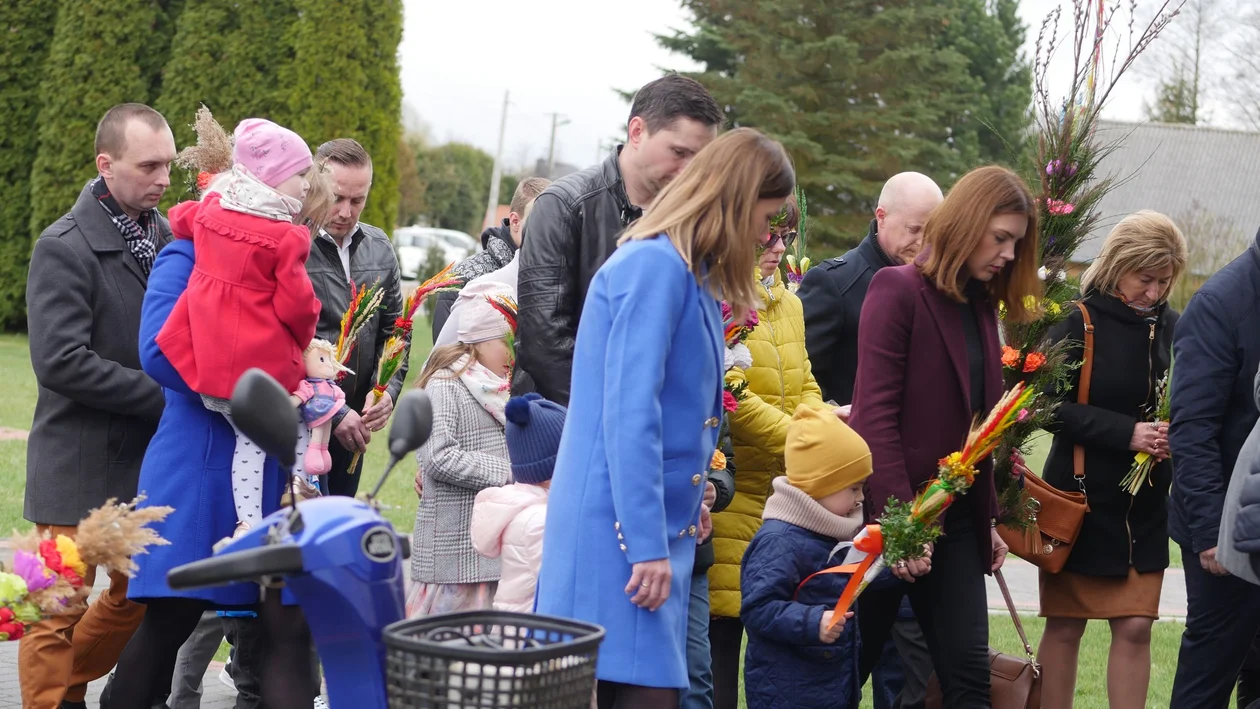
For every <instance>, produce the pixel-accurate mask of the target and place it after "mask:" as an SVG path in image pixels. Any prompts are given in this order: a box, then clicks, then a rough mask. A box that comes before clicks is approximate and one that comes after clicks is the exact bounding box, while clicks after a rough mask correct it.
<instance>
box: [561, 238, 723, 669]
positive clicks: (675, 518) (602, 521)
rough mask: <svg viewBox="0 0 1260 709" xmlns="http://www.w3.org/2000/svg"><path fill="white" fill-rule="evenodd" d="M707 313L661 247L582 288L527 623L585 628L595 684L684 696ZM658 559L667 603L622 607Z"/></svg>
mask: <svg viewBox="0 0 1260 709" xmlns="http://www.w3.org/2000/svg"><path fill="white" fill-rule="evenodd" d="M722 355H723V345H722V317H721V312H720V311H719V309H718V304H717V301H716V300H714V298H713V296H712V295H710V294H709V292H708V291H707V290H706V289H705V287H704V286H703V285H702V284H701V283H700V282H698V281H697V279H696V278H695V277H694V276H693V275H692V273H691V272H690V271H689V270H688V269H687V267H686V265H685V264H684V262H683V260H682V257H681V256H680V255H679V254H678V252H677V251H676V250H675V249H674V247H673V245H672V244H670V242H669V240H668V239H666V238H663V237H661V236H658V237H656V238H653V239H646V240H643V241H634V242H630V243H628V244H626V245H624V246H622V247H621V248H619V249H618V250H617V252H616V253H615V254H614V255H613V256H612V258H610V259H609V260H608V262H607V263H606V264H604V266H603V267H602V268H601V269H600V270H599V272H598V273H596V274H595V278H594V279H593V280H592V281H591V288H590V291H589V293H588V294H587V296H586V303H585V306H584V307H583V310H582V320H581V324H580V326H579V328H578V335H577V343H576V347H575V350H574V358H573V381H572V384H573V387H572V391H571V395H570V400H569V416H568V419H567V421H566V424H565V428H564V434H563V436H562V437H561V441H560V452H559V455H558V457H557V459H556V470H555V475H554V477H553V478H552V481H551V494H550V498H549V503H548V506H547V528H546V532H545V535H544V541H543V562H542V569H541V572H540V574H539V578H538V605H537V611H538V612H539V613H542V614H549V615H557V616H563V617H569V618H575V619H578V620H584V621H588V622H592V623H597V624H599V625H601V626H603V627H604V628H605V630H606V631H607V636H606V637H605V639H604V643H603V645H602V646H601V647H600V651H599V665H598V667H597V670H596V676H597V677H598V678H599V679H601V680H606V681H612V682H622V683H626V684H635V685H641V686H647V687H674V688H679V689H681V688H684V687H686V686H687V685H688V680H687V663H686V645H687V602H688V597H689V591H690V588H691V569H692V562H693V560H694V558H695V553H696V539H697V525H698V524H699V515H700V504H701V502H702V500H703V496H704V485H703V483H704V481H705V480H706V478H707V472H708V467H709V460H710V458H711V456H712V454H713V450H714V448H715V447H716V445H717V432H718V429H717V424H718V422H719V421H720V416H721V400H722V379H721V374H722ZM658 559H669V561H670V566H671V567H672V570H673V579H672V582H671V585H670V595H669V600H667V601H666V602H665V605H663V606H662V607H661V608H660V609H659V610H657V611H656V612H654V613H651V612H648V611H646V610H643V609H641V608H639V607H638V606H635V605H634V604H632V603H631V602H630V596H629V595H627V594H626V592H625V587H626V584H627V583H628V582H629V581H630V575H631V565H632V564H635V563H639V562H644V561H654V560H658Z"/></svg>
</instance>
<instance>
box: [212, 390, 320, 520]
mask: <svg viewBox="0 0 1260 709" xmlns="http://www.w3.org/2000/svg"><path fill="white" fill-rule="evenodd" d="M223 417H224V418H226V419H227V421H228V423H229V424H231V425H232V430H233V431H234V432H235V433H236V451H235V452H234V453H233V454H232V502H233V504H235V505H236V519H237V520H238V521H240V522H244V523H245V524H247V525H249V526H250V527H251V528H252V527H256V526H258V523H259V522H261V521H262V518H263V514H262V484H263V465H264V463H265V461H266V459H267V454H266V453H264V452H263V450H262V449H261V448H259V447H258V446H257V445H255V444H254V442H253V441H251V440H249V437H248V436H246V435H245V434H244V433H241V430H240V429H239V428H237V427H236V422H235V421H233V420H232V417H231V416H230V415H228V414H223ZM310 442H311V430H310V429H309V428H307V427H306V424H305V423H301V422H299V423H298V442H297V460H296V462H295V463H294V464H293V474H294V475H305V474H306V469H305V467H304V466H303V463H302V458H303V457H304V456H305V455H306V449H307V447H308V446H310ZM287 484H288V483H287V481H286V485H287Z"/></svg>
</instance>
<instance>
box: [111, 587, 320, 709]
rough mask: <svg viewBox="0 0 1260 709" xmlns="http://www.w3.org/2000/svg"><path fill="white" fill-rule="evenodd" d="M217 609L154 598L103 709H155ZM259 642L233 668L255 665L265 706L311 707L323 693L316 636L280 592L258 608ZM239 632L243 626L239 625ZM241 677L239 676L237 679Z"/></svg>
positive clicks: (239, 655) (277, 708)
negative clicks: (182, 655) (184, 651)
mask: <svg viewBox="0 0 1260 709" xmlns="http://www.w3.org/2000/svg"><path fill="white" fill-rule="evenodd" d="M208 610H213V607H212V606H211V605H210V604H209V603H207V602H205V601H199V600H195V599H188V598H154V599H150V600H149V601H148V602H147V603H146V608H145V613H144V621H143V622H141V623H140V627H139V628H137V629H136V632H135V634H134V635H132V636H131V640H130V641H129V642H128V643H127V647H126V648H124V649H123V652H122V655H121V656H120V657H119V658H118V667H117V668H116V669H115V671H114V678H113V680H112V681H111V682H110V683H109V686H108V688H107V690H106V691H105V692H102V694H101V709H135V708H136V707H152V706H154V705H155V704H157V703H158V702H160V701H163V700H164V698H165V697H166V696H167V694H168V693H169V692H170V691H171V677H172V675H174V673H175V657H176V655H177V654H178V653H179V648H180V647H181V646H182V645H183V644H184V641H186V640H188V636H190V635H192V632H193V630H194V629H195V628H196V627H197V623H198V622H200V620H201V614H202V613H204V612H206V611H208ZM258 612H259V623H258V626H257V627H258V629H260V630H261V636H260V637H258V636H255V637H258V640H257V642H256V643H248V642H245V638H240V637H237V641H238V642H242V645H248V646H249V647H248V649H245V648H244V647H238V648H237V653H236V656H235V658H234V661H233V664H234V665H235V667H234V670H235V669H243V668H244V667H245V665H244V664H242V663H255V664H256V665H257V666H258V667H257V668H256V669H254V671H253V674H254V675H255V676H261V677H262V678H263V680H262V682H261V684H262V687H261V693H262V701H263V705H264V706H266V707H268V708H269V709H310V707H311V703H312V702H313V701H314V699H315V697H316V696H318V694H319V682H318V681H317V680H316V679H315V678H314V673H313V672H312V667H311V632H310V627H309V626H308V625H307V624H306V621H305V619H304V618H303V617H302V611H301V609H299V608H297V607H296V606H282V605H281V604H280V593H279V592H278V591H268V593H267V598H266V599H265V600H264V601H263V603H262V604H261V607H260V608H259V610H258ZM237 627H238V628H239V627H240V626H237ZM234 676H235V675H234Z"/></svg>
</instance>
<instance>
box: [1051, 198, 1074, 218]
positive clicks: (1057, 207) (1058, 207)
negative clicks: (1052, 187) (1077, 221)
mask: <svg viewBox="0 0 1260 709" xmlns="http://www.w3.org/2000/svg"><path fill="white" fill-rule="evenodd" d="M1046 211H1048V212H1050V213H1051V214H1053V215H1055V216H1059V217H1064V216H1067V215H1069V214H1071V213H1072V212H1075V211H1076V206H1075V205H1073V204H1071V203H1070V202H1064V201H1063V200H1058V199H1047V200H1046Z"/></svg>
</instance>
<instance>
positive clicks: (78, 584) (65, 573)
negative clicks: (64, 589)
mask: <svg viewBox="0 0 1260 709" xmlns="http://www.w3.org/2000/svg"><path fill="white" fill-rule="evenodd" d="M61 578H63V579H65V580H66V582H67V583H69V584H70V585H71V586H72V587H74V588H82V586H83V577H82V576H79V575H78V574H76V573H75V572H74V569H71V568H70V567H68V566H67V567H62V569H61Z"/></svg>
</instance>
